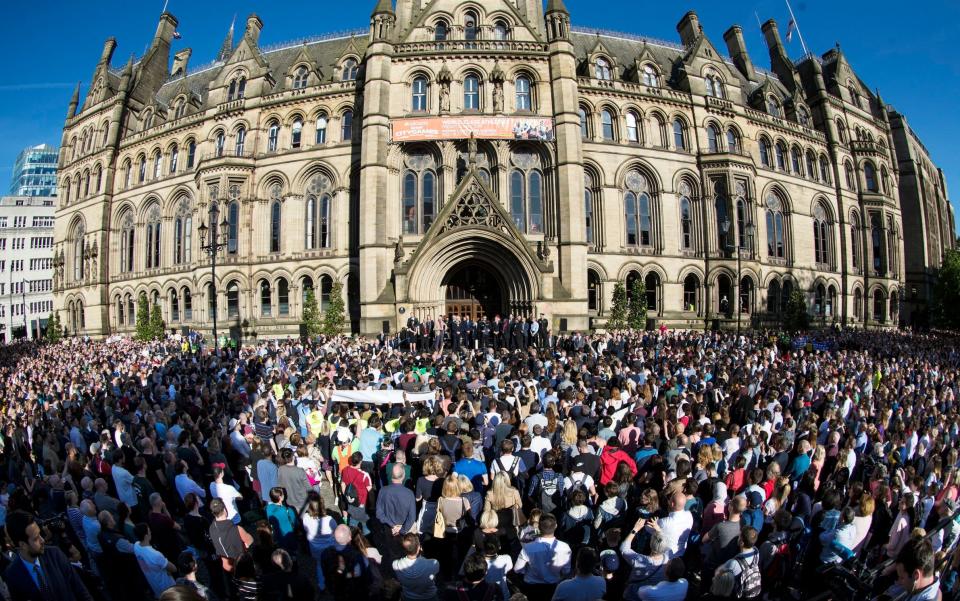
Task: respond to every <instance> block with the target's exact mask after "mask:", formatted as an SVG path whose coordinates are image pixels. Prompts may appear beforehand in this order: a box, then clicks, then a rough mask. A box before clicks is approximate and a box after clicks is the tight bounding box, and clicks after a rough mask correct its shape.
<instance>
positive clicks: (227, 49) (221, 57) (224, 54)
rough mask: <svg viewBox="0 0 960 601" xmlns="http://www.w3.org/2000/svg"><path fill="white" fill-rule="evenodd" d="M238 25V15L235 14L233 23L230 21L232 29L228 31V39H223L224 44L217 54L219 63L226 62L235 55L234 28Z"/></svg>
mask: <svg viewBox="0 0 960 601" xmlns="http://www.w3.org/2000/svg"><path fill="white" fill-rule="evenodd" d="M236 23H237V14H236V13H234V14H233V21H230V29H229V30H228V31H227V37H225V38H223V44H221V45H220V52H218V53H217V60H218V61H225V60H227V59H228V58H230V54H232V53H233V27H234V25H236Z"/></svg>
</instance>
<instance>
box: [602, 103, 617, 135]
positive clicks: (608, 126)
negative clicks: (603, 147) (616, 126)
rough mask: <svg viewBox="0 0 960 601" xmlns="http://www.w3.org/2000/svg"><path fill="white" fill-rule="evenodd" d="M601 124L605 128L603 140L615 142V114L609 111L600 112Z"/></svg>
mask: <svg viewBox="0 0 960 601" xmlns="http://www.w3.org/2000/svg"><path fill="white" fill-rule="evenodd" d="M600 123H601V125H602V126H603V139H604V140H607V141H613V138H614V135H613V114H612V113H611V112H610V110H609V109H603V110H602V111H600Z"/></svg>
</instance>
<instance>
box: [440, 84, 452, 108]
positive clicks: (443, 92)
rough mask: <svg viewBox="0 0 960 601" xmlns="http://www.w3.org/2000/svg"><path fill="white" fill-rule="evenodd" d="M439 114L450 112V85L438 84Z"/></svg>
mask: <svg viewBox="0 0 960 601" xmlns="http://www.w3.org/2000/svg"><path fill="white" fill-rule="evenodd" d="M440 112H441V113H448V112H450V84H449V83H444V82H440Z"/></svg>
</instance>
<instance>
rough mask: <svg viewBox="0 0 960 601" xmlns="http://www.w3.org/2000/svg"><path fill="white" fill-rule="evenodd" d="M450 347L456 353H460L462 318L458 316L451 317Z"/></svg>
mask: <svg viewBox="0 0 960 601" xmlns="http://www.w3.org/2000/svg"><path fill="white" fill-rule="evenodd" d="M450 346H452V347H453V351H454V352H455V353H459V352H460V317H459V316H457V315H453V316H451V317H450Z"/></svg>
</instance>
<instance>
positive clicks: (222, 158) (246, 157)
mask: <svg viewBox="0 0 960 601" xmlns="http://www.w3.org/2000/svg"><path fill="white" fill-rule="evenodd" d="M254 155H255V153H254V151H253V149H252V148H250V149H243V150H241V151H240V152H237V149H235V148H224V149H223V150H222V151H221V152H219V153H218V152H211V153H208V154H205V155H202V156H200V158H198V159H197V171H200V170H203V169H215V168H217V167H241V168H244V169H252V168H253V166H254V164H255V163H256V160H255V158H254Z"/></svg>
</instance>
